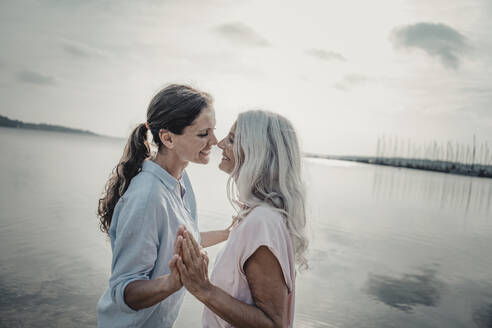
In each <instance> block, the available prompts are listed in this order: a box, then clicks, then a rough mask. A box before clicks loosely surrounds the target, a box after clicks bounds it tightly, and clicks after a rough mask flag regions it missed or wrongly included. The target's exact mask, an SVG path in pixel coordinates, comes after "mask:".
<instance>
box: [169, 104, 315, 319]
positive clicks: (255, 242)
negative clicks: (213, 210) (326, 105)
mask: <svg viewBox="0 0 492 328" xmlns="http://www.w3.org/2000/svg"><path fill="white" fill-rule="evenodd" d="M219 147H220V148H221V149H222V150H223V153H222V155H223V158H222V161H221V163H220V165H219V168H220V169H221V170H223V171H225V172H227V173H229V174H230V175H231V177H230V179H229V182H228V194H229V198H230V199H232V203H233V205H236V206H237V208H238V210H239V215H238V221H237V223H236V224H235V225H234V226H233V227H232V229H231V232H230V235H229V239H228V241H227V244H226V245H225V246H224V248H223V249H222V251H221V252H220V253H219V254H218V255H217V258H216V261H215V266H214V269H213V272H212V274H211V276H210V279H209V278H208V274H207V260H206V259H203V258H202V257H201V255H200V250H199V246H198V244H197V243H196V242H195V240H194V237H193V234H192V233H191V232H189V231H184V232H183V233H181V235H178V237H177V248H178V251H179V252H180V256H179V257H178V261H177V267H178V270H179V274H180V277H181V281H182V282H183V284H184V286H185V287H186V288H187V289H188V291H189V292H190V293H192V294H193V295H194V296H195V297H196V298H197V299H198V300H200V301H201V302H202V303H204V304H205V306H206V307H205V309H204V312H203V327H214V328H215V327H292V325H293V318H294V300H295V266H296V264H298V265H300V266H301V267H306V266H307V261H306V258H305V255H304V253H305V251H306V249H307V244H308V242H307V238H306V237H305V231H304V230H305V226H306V214H305V200H304V198H305V197H304V188H303V184H302V180H301V154H300V150H299V145H298V140H297V137H296V133H295V131H294V129H293V127H292V125H291V123H290V122H289V121H288V120H287V119H285V118H284V117H282V116H280V115H277V114H273V113H269V112H264V111H249V112H245V113H242V114H240V115H239V117H238V119H237V122H236V123H235V124H234V125H233V127H232V128H231V130H230V132H229V135H228V136H227V137H226V138H225V139H223V140H222V141H220V143H219Z"/></svg>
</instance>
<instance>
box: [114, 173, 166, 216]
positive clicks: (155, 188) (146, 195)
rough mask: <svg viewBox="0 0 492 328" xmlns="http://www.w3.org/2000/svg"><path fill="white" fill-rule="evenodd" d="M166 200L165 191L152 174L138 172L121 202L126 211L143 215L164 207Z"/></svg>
mask: <svg viewBox="0 0 492 328" xmlns="http://www.w3.org/2000/svg"><path fill="white" fill-rule="evenodd" d="M168 198H169V195H168V192H167V190H165V187H164V186H163V185H162V184H161V183H160V182H159V180H158V179H157V178H156V177H155V176H154V175H153V174H150V173H147V172H140V173H139V174H138V175H136V176H135V177H134V178H133V179H132V181H131V183H130V186H129V187H128V189H127V191H126V192H125V193H124V194H123V196H122V197H121V201H122V202H123V203H124V205H125V207H127V209H128V210H130V211H138V212H141V213H142V214H144V215H145V213H147V214H148V213H149V212H152V211H155V210H158V209H162V208H163V207H166V203H167V201H166V199H168Z"/></svg>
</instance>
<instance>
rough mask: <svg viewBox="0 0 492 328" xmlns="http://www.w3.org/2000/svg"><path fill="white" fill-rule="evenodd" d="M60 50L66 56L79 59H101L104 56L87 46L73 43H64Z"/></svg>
mask: <svg viewBox="0 0 492 328" xmlns="http://www.w3.org/2000/svg"><path fill="white" fill-rule="evenodd" d="M62 49H63V51H65V52H66V53H67V54H70V55H72V56H74V57H79V58H92V57H102V56H104V54H103V53H102V52H101V51H99V50H98V49H94V48H92V47H89V46H87V45H83V44H77V43H73V42H64V43H63V44H62Z"/></svg>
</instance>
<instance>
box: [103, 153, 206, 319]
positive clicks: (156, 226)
mask: <svg viewBox="0 0 492 328" xmlns="http://www.w3.org/2000/svg"><path fill="white" fill-rule="evenodd" d="M179 184H181V189H182V193H183V196H182V197H181V196H180V194H179V188H178V185H179ZM181 224H183V225H185V226H186V228H187V229H188V230H189V231H190V232H192V233H193V235H194V237H195V239H196V240H197V241H198V242H199V240H200V239H199V238H200V234H199V232H198V222H197V215H196V201H195V195H194V193H193V189H192V187H191V183H190V180H189V178H188V175H187V174H186V172H183V175H182V177H181V179H180V180H179V181H178V180H176V179H175V178H174V177H173V176H171V175H170V174H169V173H168V172H167V171H166V170H164V169H163V168H162V167H160V166H159V165H158V164H156V163H154V162H152V161H148V160H146V161H144V163H143V167H142V171H141V172H140V173H139V174H138V175H137V176H135V177H134V178H133V179H132V181H131V182H130V186H129V187H128V190H127V191H126V192H125V194H124V195H123V196H122V197H121V198H120V199H119V201H118V203H117V204H116V207H115V209H114V213H113V218H112V222H111V227H110V229H109V236H110V238H111V249H112V251H113V260H112V264H111V278H110V279H109V288H108V289H107V290H106V292H105V293H104V295H103V296H102V297H101V299H100V300H99V303H98V304H97V323H98V327H104V328H106V327H108V328H112V327H115V328H116V327H118V328H122V327H149V328H150V327H152V328H154V327H162V328H168V327H172V325H173V323H174V321H175V320H176V317H177V316H178V312H179V308H180V307H181V303H182V302H183V297H184V292H185V289H184V288H181V289H180V290H179V291H177V292H176V293H174V294H172V295H170V296H169V297H167V298H166V299H165V300H163V301H162V302H160V303H158V304H156V305H154V306H151V307H149V308H146V309H142V310H138V311H135V310H133V309H132V308H130V307H129V306H128V305H127V304H126V303H125V299H124V295H123V293H124V291H125V287H126V286H127V285H128V284H129V283H130V282H132V281H135V280H149V279H154V278H157V277H159V276H161V275H164V274H167V273H169V272H170V270H169V266H168V262H169V261H170V260H171V258H172V257H173V253H174V241H175V239H176V233H177V230H178V227H179V226H180V225H181Z"/></svg>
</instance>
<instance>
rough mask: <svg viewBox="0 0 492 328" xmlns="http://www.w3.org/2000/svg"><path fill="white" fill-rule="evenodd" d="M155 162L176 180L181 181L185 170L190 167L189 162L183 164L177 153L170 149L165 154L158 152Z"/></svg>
mask: <svg viewBox="0 0 492 328" xmlns="http://www.w3.org/2000/svg"><path fill="white" fill-rule="evenodd" d="M153 161H154V162H155V163H157V164H159V166H160V167H162V168H163V169H164V170H166V171H167V172H168V173H169V174H171V175H172V176H173V177H175V178H176V180H179V179H181V175H182V174H183V170H184V169H185V167H186V166H187V165H188V162H183V161H182V160H180V159H179V158H178V156H177V155H176V153H175V152H173V151H172V150H170V149H168V150H167V151H166V153H165V154H164V153H163V152H161V151H159V152H157V155H156V156H155V158H154V159H153Z"/></svg>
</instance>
